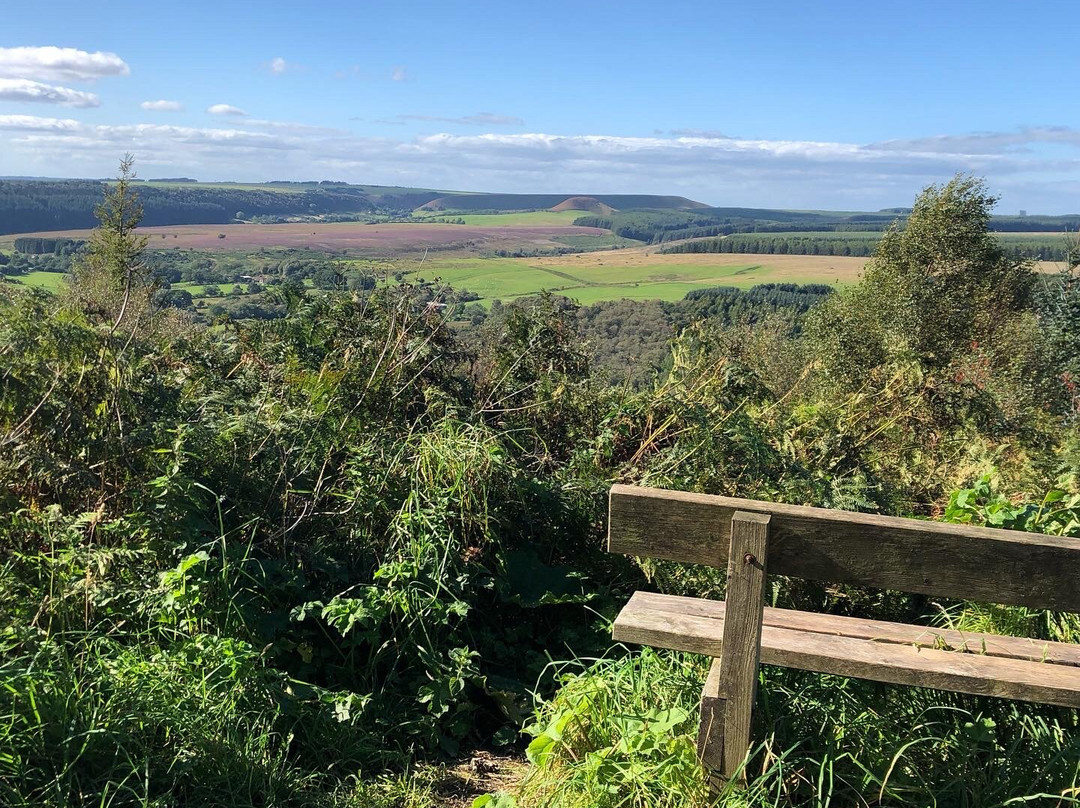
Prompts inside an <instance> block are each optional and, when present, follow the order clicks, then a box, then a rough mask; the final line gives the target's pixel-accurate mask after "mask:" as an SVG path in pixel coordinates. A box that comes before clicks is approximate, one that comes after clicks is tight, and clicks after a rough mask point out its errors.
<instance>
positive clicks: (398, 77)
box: [390, 67, 409, 81]
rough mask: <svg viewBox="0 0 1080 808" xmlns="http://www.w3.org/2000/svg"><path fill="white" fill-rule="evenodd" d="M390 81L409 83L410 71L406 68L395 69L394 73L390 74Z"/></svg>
mask: <svg viewBox="0 0 1080 808" xmlns="http://www.w3.org/2000/svg"><path fill="white" fill-rule="evenodd" d="M390 80H391V81H408V80H409V71H408V70H406V69H405V68H404V67H395V68H394V69H393V71H391V73H390Z"/></svg>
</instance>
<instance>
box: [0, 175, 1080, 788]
mask: <svg viewBox="0 0 1080 808" xmlns="http://www.w3.org/2000/svg"><path fill="white" fill-rule="evenodd" d="M129 168H130V166H128V169H129ZM130 180H131V177H130V176H129V175H128V170H127V169H125V170H124V171H123V172H122V176H121V178H120V182H118V183H116V184H113V185H112V186H110V190H109V193H108V195H107V197H106V199H105V202H104V204H103V205H101V207H100V210H99V219H100V222H101V224H100V227H99V230H98V231H97V234H96V235H95V237H94V239H93V240H92V241H91V243H90V244H89V245H88V246H87V248H86V249H85V250H84V251H82V252H80V253H79V254H78V255H77V256H76V258H75V265H74V267H73V271H72V282H71V284H70V285H69V287H68V288H67V289H66V290H63V291H61V292H60V293H59V294H56V295H49V294H47V293H45V292H42V291H39V290H34V289H30V288H28V287H25V286H21V285H16V284H4V285H0V356H2V358H3V359H2V362H0V506H2V510H0V513H3V514H4V517H3V521H2V523H0V548H2V556H0V645H2V648H3V653H2V654H0V716H2V717H3V722H2V724H0V803H2V804H4V805H11V806H31V805H34V806H37V805H51V806H68V805H76V806H90V805H94V806H102V805H128V804H134V805H148V806H173V805H235V806H242V805H251V806H254V805H259V806H266V805H275V806H322V805H355V806H383V805H387V806H389V805H395V806H397V805H405V806H410V805H411V806H421V805H429V804H433V803H434V802H436V801H439V800H442V799H444V796H442V795H441V794H442V789H443V788H444V782H445V778H440V777H439V776H438V775H437V774H435V773H433V772H437V768H435V769H433V768H432V767H438V766H439V765H440V764H441V763H444V762H446V761H448V760H454V759H457V758H459V757H460V756H462V755H465V754H467V753H469V752H470V751H472V750H474V749H478V748H481V749H503V750H505V751H506V752H507V754H518V753H522V752H523V753H524V754H525V755H526V756H527V757H528V759H529V760H530V761H531V765H530V767H529V769H528V772H527V774H526V776H525V779H524V781H523V782H521V783H519V784H518V785H516V786H515V787H513V789H512V791H513V793H512V794H510V793H503V794H490V795H487V796H482V797H480V798H479V799H478V800H477V802H476V804H477V805H487V806H489V807H490V808H495V807H496V806H507V805H513V804H515V803H516V804H519V805H523V806H540V805H544V806H616V805H619V806H634V805H636V806H666V805H672V806H674V805H680V806H682V805H704V804H706V803H707V802H708V800H709V797H708V796H707V794H706V793H705V790H704V788H703V781H702V778H701V771H700V769H699V768H698V766H697V764H696V761H695V758H694V752H693V743H692V738H693V735H694V732H695V722H696V713H695V706H696V700H697V697H698V694H699V693H700V690H701V681H702V678H703V676H704V671H705V669H706V664H705V661H704V660H702V659H698V658H693V657H688V656H684V655H675V654H658V653H655V652H652V651H649V650H640V649H628V648H621V647H611V646H610V642H609V641H608V639H607V638H608V637H609V633H608V630H609V628H608V624H607V620H608V619H610V617H611V616H612V615H613V614H614V612H615V610H616V609H617V607H618V606H619V605H620V604H621V603H623V602H624V601H625V599H626V597H627V595H628V593H629V592H630V591H632V590H634V589H636V588H650V587H651V588H655V589H657V590H660V591H666V592H673V593H683V594H695V595H707V596H722V593H723V581H722V578H721V576H720V575H719V574H717V573H716V572H714V571H705V570H697V569H689V568H680V567H677V566H675V565H669V564H665V563H648V564H638V563H635V562H633V561H631V560H627V559H622V558H617V557H613V556H609V555H608V554H606V553H604V552H603V541H602V537H603V532H604V529H603V513H604V494H605V492H606V490H607V488H608V487H609V486H610V484H611V483H612V482H614V481H620V482H639V483H644V484H649V485H657V486H663V487H673V488H680V489H684V490H690V491H703V492H711V493H724V494H735V495H739V496H745V497H757V498H766V499H774V500H780V501H785V502H792V503H799V504H813V505H824V506H829V507H838V508H848V509H855V510H867V511H880V512H883V513H894V514H909V515H910V514H915V515H921V516H939V517H940V516H944V517H945V518H948V519H954V520H957V521H965V522H976V523H987V524H994V525H1000V526H1003V527H1010V528H1016V527H1021V528H1024V529H1028V530H1041V531H1045V532H1050V533H1056V534H1061V535H1068V536H1073V535H1078V534H1080V489H1078V488H1077V480H1076V474H1077V471H1078V464H1080V453H1078V451H1077V449H1078V446H1080V441H1078V440H1077V437H1078V436H1077V431H1076V429H1077V420H1076V413H1077V411H1078V407H1077V400H1078V399H1077V394H1076V383H1075V379H1076V374H1077V373H1078V372H1080V352H1078V349H1077V346H1078V345H1080V340H1078V338H1080V317H1078V312H1080V286H1077V282H1076V281H1075V279H1074V276H1073V274H1072V273H1071V271H1068V270H1066V271H1064V272H1063V273H1062V274H1061V275H1060V276H1059V277H1049V278H1040V277H1039V276H1037V275H1036V274H1035V273H1034V272H1033V271H1032V268H1031V267H1030V265H1029V264H1027V263H1025V262H1024V261H1023V260H1020V259H1017V258H1015V257H1013V256H1012V255H1010V254H1008V253H1007V252H1006V251H1004V250H1003V249H1002V248H1001V246H1000V243H999V242H998V241H997V240H996V239H995V238H994V237H993V236H992V234H991V233H990V231H989V230H988V224H989V221H990V220H989V213H990V208H991V206H992V204H993V199H992V198H991V197H990V196H989V195H988V194H987V193H986V191H985V189H984V188H983V186H982V185H981V183H979V182H978V181H975V180H972V179H969V178H964V177H959V178H956V179H954V180H953V181H952V182H950V183H948V184H947V185H944V186H940V187H931V188H928V189H927V190H926V191H925V192H924V193H923V194H922V195H921V196H920V198H919V199H918V200H917V202H916V204H915V206H914V208H913V210H912V212H911V214H910V216H909V217H908V218H907V220H906V222H905V223H904V225H903V226H897V227H896V228H894V229H893V230H891V231H889V233H888V234H887V235H886V236H885V238H883V239H882V242H881V244H880V245H879V247H878V248H877V251H876V253H875V255H874V257H873V259H872V261H871V262H870V265H869V267H868V269H867V272H866V274H865V277H864V279H863V280H862V282H861V283H859V284H857V285H854V286H852V287H850V288H847V289H844V290H841V291H839V292H835V293H827V292H826V290H824V289H820V288H805V287H803V288H801V289H800V288H783V287H774V288H772V289H770V290H763V291H758V292H751V293H747V294H746V295H744V294H742V293H739V292H735V291H715V292H708V293H705V292H703V293H699V294H697V295H696V296H695V297H693V298H690V299H689V300H688V301H686V305H685V307H683V308H681V309H679V314H678V317H677V318H676V319H674V320H673V321H671V326H670V327H671V329H672V332H673V339H672V341H671V343H670V345H668V346H667V347H666V348H665V349H664V350H665V352H666V354H667V356H668V358H667V359H666V360H663V361H659V362H657V365H656V368H657V369H656V372H655V373H654V374H652V375H651V377H649V378H644V379H641V380H639V383H638V384H636V385H628V384H618V385H611V384H609V383H608V376H607V374H605V373H603V372H600V373H598V372H597V371H596V370H594V369H593V368H592V367H590V360H589V353H588V351H587V346H586V345H585V344H584V343H583V340H582V338H581V332H580V330H579V324H578V322H577V318H578V316H579V315H578V313H577V312H576V310H575V309H574V308H573V307H569V306H566V305H565V304H564V303H563V302H562V301H560V300H558V299H556V298H553V297H551V296H540V297H533V298H524V299H522V300H521V301H518V302H516V303H513V304H508V305H505V306H500V307H498V308H497V309H494V308H493V310H492V312H491V313H490V315H489V316H487V317H486V318H485V319H484V322H483V323H482V324H478V326H477V328H476V330H475V331H474V332H472V333H471V334H465V333H462V332H460V331H459V330H456V329H455V328H452V327H451V324H450V315H449V313H448V311H447V309H446V308H443V307H441V306H440V305H433V304H438V302H439V300H438V299H437V298H432V297H431V295H430V293H429V292H423V291H421V287H419V286H418V285H416V284H414V283H409V282H404V283H393V284H386V285H376V286H374V287H373V288H354V289H347V288H346V289H342V290H340V291H327V292H325V293H322V294H313V293H310V292H308V291H307V288H306V286H305V285H304V284H303V283H295V284H282V285H281V286H280V287H279V288H278V289H277V290H276V291H274V293H273V294H274V295H275V296H276V301H277V305H279V306H280V307H281V309H282V312H283V314H284V315H285V316H282V317H280V318H278V319H274V320H254V319H247V320H239V321H232V322H227V323H220V324H216V325H211V326H204V325H200V324H197V323H195V322H193V321H192V319H191V318H190V317H189V316H188V315H186V314H185V313H184V312H182V311H179V310H177V309H176V308H172V307H162V306H161V305H160V299H159V298H158V297H157V296H156V292H155V288H154V281H153V278H154V271H153V270H152V268H151V265H150V261H149V260H148V259H147V256H148V253H147V252H145V251H144V249H143V248H144V247H145V243H144V242H142V241H141V239H140V237H139V235H138V231H137V230H133V227H134V225H135V224H136V223H137V222H138V218H139V215H140V209H139V200H138V198H137V197H136V195H135V193H136V190H141V189H140V188H139V186H138V185H137V184H135V183H132V182H130ZM1070 269H1071V268H1070ZM626 305H627V306H629V305H632V304H626ZM666 316H667V315H666ZM623 321H625V320H623ZM773 586H774V591H773V599H774V601H775V602H776V603H778V604H780V605H799V604H805V603H810V602H812V603H814V604H815V607H816V608H817V609H818V610H820V609H821V608H825V609H828V610H831V611H835V612H840V613H846V614H857V615H872V616H877V617H885V618H888V617H895V616H899V615H902V616H903V617H904V618H905V619H906V620H926V621H932V622H949V623H950V624H953V625H956V626H959V627H962V628H963V627H966V628H978V629H980V630H994V629H999V630H1007V631H1008V632H1009V633H1019V634H1027V635H1029V636H1037V637H1052V638H1056V639H1065V640H1070V641H1077V640H1080V622H1078V620H1077V618H1076V617H1075V616H1072V615H1059V614H1048V613H1041V612H1032V611H1025V610H1015V609H1000V608H991V607H987V606H983V605H979V604H966V603H930V602H928V601H927V600H926V599H920V598H917V597H909V596H905V595H902V594H899V593H886V592H868V591H861V590H854V589H850V588H844V587H836V588H829V589H825V588H823V587H821V586H818V585H815V584H813V583H809V582H798V581H791V580H776V581H774V582H773ZM553 660H555V661H553ZM559 660H562V661H559ZM757 715H758V716H759V724H760V726H759V727H758V732H757V737H759V738H762V739H764V740H763V742H762V743H761V745H760V746H759V747H758V748H756V749H755V750H753V752H752V753H751V755H750V757H749V759H748V761H747V767H746V770H747V772H748V773H749V783H748V787H747V788H746V789H745V790H742V791H736V790H734V789H733V790H732V791H731V792H730V793H728V794H725V795H723V796H722V797H721V798H720V799H721V803H722V804H725V805H733V806H734V805H739V806H759V805H760V806H764V805H815V806H818V805H827V804H835V805H841V804H843V805H928V804H938V805H972V806H974V805H983V806H988V805H1003V804H1007V803H1008V804H1024V803H1031V802H1035V801H1037V800H1040V799H1050V800H1053V801H1055V804H1067V803H1069V802H1072V801H1075V798H1076V795H1077V794H1078V793H1080V792H1078V788H1080V746H1078V744H1080V740H1078V738H1080V733H1078V732H1077V730H1078V729H1080V727H1078V726H1077V716H1076V714H1075V712H1072V711H1066V710H1061V709H1053V708H1043V707H1038V706H1032V705H1019V704H1014V703H1010V702H1004V701H998V700H993V699H979V698H974V697H966V696H957V695H952V694H942V693H937V692H933V691H925V690H910V689H901V688H892V687H888V686H884V685H877V684H870V683H865V682H858V681H850V680H843V679H838V678H834V677H823V676H817V675H814V674H808V673H799V672H793V671H777V670H772V669H764V670H763V672H762V683H761V686H760V688H759V695H758V708H757ZM522 728H525V734H524V735H522V733H521V730H522ZM1046 795H1049V796H1046Z"/></svg>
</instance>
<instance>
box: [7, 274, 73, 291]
mask: <svg viewBox="0 0 1080 808" xmlns="http://www.w3.org/2000/svg"><path fill="white" fill-rule="evenodd" d="M7 277H8V280H12V281H15V282H16V283H21V284H24V285H25V286H35V287H37V288H38V289H48V290H49V291H50V292H55V291H57V290H58V289H59V288H60V287H61V286H63V285H64V279H65V278H66V277H67V276H66V275H65V274H64V273H62V272H27V273H26V274H25V275H9V276H7Z"/></svg>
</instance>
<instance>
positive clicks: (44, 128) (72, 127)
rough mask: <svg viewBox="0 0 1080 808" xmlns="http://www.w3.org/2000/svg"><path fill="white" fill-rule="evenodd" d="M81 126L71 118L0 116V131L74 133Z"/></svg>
mask: <svg viewBox="0 0 1080 808" xmlns="http://www.w3.org/2000/svg"><path fill="white" fill-rule="evenodd" d="M80 127H82V124H81V123H79V122H78V121H76V120H72V119H71V118H39V117H37V116H36V115H0V131H3V130H6V131H9V132H18V131H25V132H74V131H77V130H78V129H79V128H80Z"/></svg>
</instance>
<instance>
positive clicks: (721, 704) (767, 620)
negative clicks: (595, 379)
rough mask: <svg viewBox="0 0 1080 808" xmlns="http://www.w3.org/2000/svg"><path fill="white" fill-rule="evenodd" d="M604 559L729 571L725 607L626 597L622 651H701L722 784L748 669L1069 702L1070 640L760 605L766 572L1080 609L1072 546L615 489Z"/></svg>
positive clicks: (1077, 649)
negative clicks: (707, 664) (626, 646)
mask: <svg viewBox="0 0 1080 808" xmlns="http://www.w3.org/2000/svg"><path fill="white" fill-rule="evenodd" d="M608 524H609V531H608V550H609V551H610V552H615V553H624V554H627V555H634V556H646V557H650V558H662V559H668V560H671V561H680V562H688V563H694V564H707V565H710V566H713V567H718V568H726V569H727V596H726V597H727V600H726V602H720V601H713V600H704V599H699V598H685V597H676V596H673V595H658V594H653V593H648V592H637V593H635V594H634V596H633V597H632V598H631V599H630V601H629V603H627V605H626V606H625V608H623V610H622V611H621V612H620V613H619V616H618V617H617V618H616V620H615V628H614V632H613V635H614V638H615V639H616V640H619V641H622V642H633V643H640V644H643V645H651V646H657V647H661V648H670V649H674V650H677V651H689V652H693V653H697V654H705V655H707V656H711V657H713V658H714V659H713V663H712V666H711V668H710V670H709V676H708V678H707V680H706V682H705V689H704V692H703V693H702V699H701V728H700V730H699V737H698V751H699V754H700V756H701V759H702V762H703V764H704V765H705V766H706V767H707V768H708V769H711V770H713V771H714V772H717V773H718V774H719V775H720V776H721V777H724V778H730V777H732V776H733V775H734V774H735V773H736V772H737V771H738V770H739V769H740V767H741V766H742V765H743V763H744V760H745V758H746V754H747V751H748V749H749V747H750V719H751V708H752V706H753V703H754V696H755V690H756V687H757V681H758V664H759V663H764V664H766V665H781V666H784V667H788V668H799V669H801V670H808V671H817V672H819V673H831V674H839V675H842V676H853V677H857V678H861V679H871V680H874V681H878V682H890V683H893V684H903V685H917V686H919V687H929V688H936V689H939V690H952V691H956V692H960V693H972V694H976V695H982V696H998V697H1001V698H1009V699H1019V700H1024V701H1033V702H1040V703H1044V704H1054V705H1060V706H1063V707H1073V708H1076V707H1080V645H1073V644H1069V643H1056V642H1044V641H1039V640H1031V639H1024V638H1019V637H1005V636H998V635H991V634H975V633H969V632H960V631H952V630H947V629H939V628H931V627H927V626H914V625H907V624H902V623H889V622H884V621H879V620H861V619H856V618H851V617H838V616H834V615H826V614H815V613H810V612H801V611H795V610H792V609H774V608H766V607H765V576H766V572H768V573H772V574H779V575H789V576H794V577H798V578H808V579H813V580H817V581H826V582H830V583H838V584H853V585H857V586H866V587H875V588H881V589H893V590H900V591H904V592H912V593H918V594H924V595H934V596H938V597H943V598H957V599H964V600H976V601H983V602H989V603H1001V604H1007V605H1013V606H1029V607H1033V608H1037V609H1053V610H1058V611H1070V612H1075V611H1080V540H1076V539H1068V538H1061V537H1057V536H1045V535H1042V534H1036V533H1020V532H1017V531H1008V530H994V529H988V528H978V527H969V526H966V525H950V524H943V523H939V522H924V521H919V520H916V519H897V518H892V517H885V516H877V515H873V514H861V513H850V512H847V511H834V510H826V509H823V508H805V507H798V506H793V505H781V504H777V503H772V502H758V501H755V500H745V499H733V498H730V497H719V496H707V495H703V494H688V493H683V492H678V491H663V490H659V489H654V488H636V487H631V486H624V485H616V486H614V487H613V488H612V489H611V495H610V506H609V523H608Z"/></svg>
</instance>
